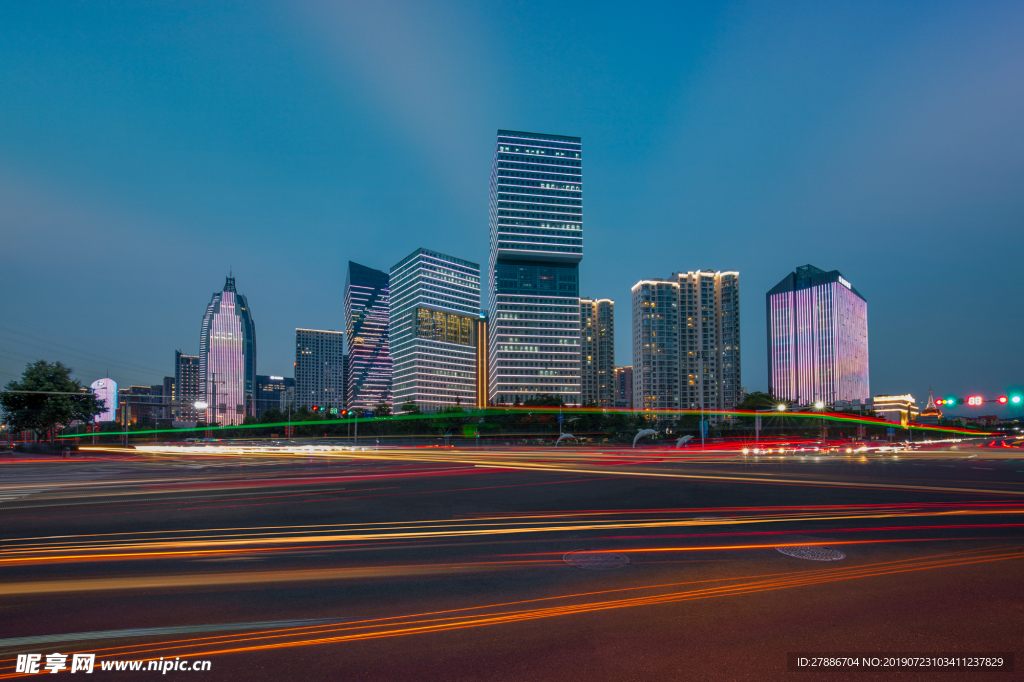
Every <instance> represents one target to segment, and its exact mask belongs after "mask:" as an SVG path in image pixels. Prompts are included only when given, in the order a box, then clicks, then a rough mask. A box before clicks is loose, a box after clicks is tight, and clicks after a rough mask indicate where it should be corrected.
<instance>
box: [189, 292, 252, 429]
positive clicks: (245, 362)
mask: <svg viewBox="0 0 1024 682" xmlns="http://www.w3.org/2000/svg"><path fill="white" fill-rule="evenodd" d="M199 382H200V384H201V386H202V388H201V389H200V390H201V391H202V392H203V395H205V401H206V403H207V405H208V406H209V407H208V408H207V410H206V415H205V418H206V423H207V424H214V423H216V424H220V425H221V426H228V425H237V424H241V423H242V421H243V420H244V419H245V418H246V416H248V415H252V414H253V396H254V392H255V388H256V325H255V324H254V323H253V321H252V313H251V311H250V310H249V303H248V301H246V300H245V296H243V295H242V294H239V293H238V291H237V290H236V289H235V278H234V277H230V276H229V277H228V278H227V281H226V282H225V283H224V290H223V291H218V292H217V293H215V294H214V295H213V299H212V300H211V301H210V305H208V306H207V307H206V314H205V315H204V316H203V327H202V331H201V332H200V337H199Z"/></svg>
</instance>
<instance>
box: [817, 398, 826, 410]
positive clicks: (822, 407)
mask: <svg viewBox="0 0 1024 682" xmlns="http://www.w3.org/2000/svg"><path fill="white" fill-rule="evenodd" d="M814 409H816V410H823V409H825V403H823V402H821V401H820V400H819V401H818V402H816V403H814Z"/></svg>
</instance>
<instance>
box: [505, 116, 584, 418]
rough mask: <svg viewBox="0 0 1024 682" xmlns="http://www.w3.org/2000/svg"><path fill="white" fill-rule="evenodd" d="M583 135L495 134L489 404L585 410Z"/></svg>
mask: <svg viewBox="0 0 1024 682" xmlns="http://www.w3.org/2000/svg"><path fill="white" fill-rule="evenodd" d="M582 154H583V148H582V144H581V141H580V138H578V137H566V136H563V135H542V134H537V133H521V132H514V131H510V130H499V131H498V141H497V144H496V146H495V150H494V161H493V164H492V166H491V186H490V193H491V200H490V232H491V255H490V263H489V270H488V279H489V281H488V284H489V286H490V304H489V307H488V319H489V324H488V332H489V335H490V343H489V368H488V382H489V394H490V400H491V402H493V403H504V404H509V403H514V402H515V400H516V398H519V399H520V400H525V399H526V398H529V397H531V396H536V395H539V394H550V395H553V396H558V397H560V398H561V399H562V400H563V401H564V402H566V403H569V404H577V405H578V404H580V299H579V263H580V261H581V260H582V259H583V170H582V169H583V160H582Z"/></svg>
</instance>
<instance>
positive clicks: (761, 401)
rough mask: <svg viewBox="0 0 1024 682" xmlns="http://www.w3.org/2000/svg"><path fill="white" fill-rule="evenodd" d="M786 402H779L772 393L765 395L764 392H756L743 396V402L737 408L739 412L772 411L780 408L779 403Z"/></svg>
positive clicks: (783, 401)
mask: <svg viewBox="0 0 1024 682" xmlns="http://www.w3.org/2000/svg"><path fill="white" fill-rule="evenodd" d="M785 402H787V401H785V400H779V399H778V398H776V397H775V396H773V395H772V394H771V393H765V392H764V391H754V392H753V393H748V394H746V395H745V396H743V401H742V402H741V403H740V404H739V405H737V406H736V409H737V410H771V409H775V408H776V407H778V405H779V403H785Z"/></svg>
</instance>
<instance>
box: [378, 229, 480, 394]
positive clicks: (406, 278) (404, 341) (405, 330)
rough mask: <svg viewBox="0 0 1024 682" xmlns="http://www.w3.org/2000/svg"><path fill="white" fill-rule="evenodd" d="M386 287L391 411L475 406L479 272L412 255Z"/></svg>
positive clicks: (437, 256)
mask: <svg viewBox="0 0 1024 682" xmlns="http://www.w3.org/2000/svg"><path fill="white" fill-rule="evenodd" d="M389 281H390V287H391V313H390V325H391V328H390V342H391V358H392V361H393V363H394V406H393V409H394V410H395V411H398V410H399V409H400V408H401V406H402V405H403V404H405V403H407V402H414V403H416V405H417V406H418V407H419V408H420V409H421V410H423V411H425V412H434V411H436V410H438V409H439V408H442V407H448V406H453V405H464V406H466V407H470V406H472V405H473V404H475V403H476V372H477V366H476V348H477V347H476V321H477V320H478V319H479V318H480V266H479V265H477V264H476V263H471V262H470V261H467V260H462V259H461V258H455V257H453V256H446V255H445V254H443V253H437V252H436V251H429V250H427V249H416V250H415V251H413V252H412V253H411V254H409V255H408V256H406V257H405V258H403V259H402V260H401V261H400V262H399V263H398V264H397V265H395V266H394V267H392V268H391V273H390V278H389Z"/></svg>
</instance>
